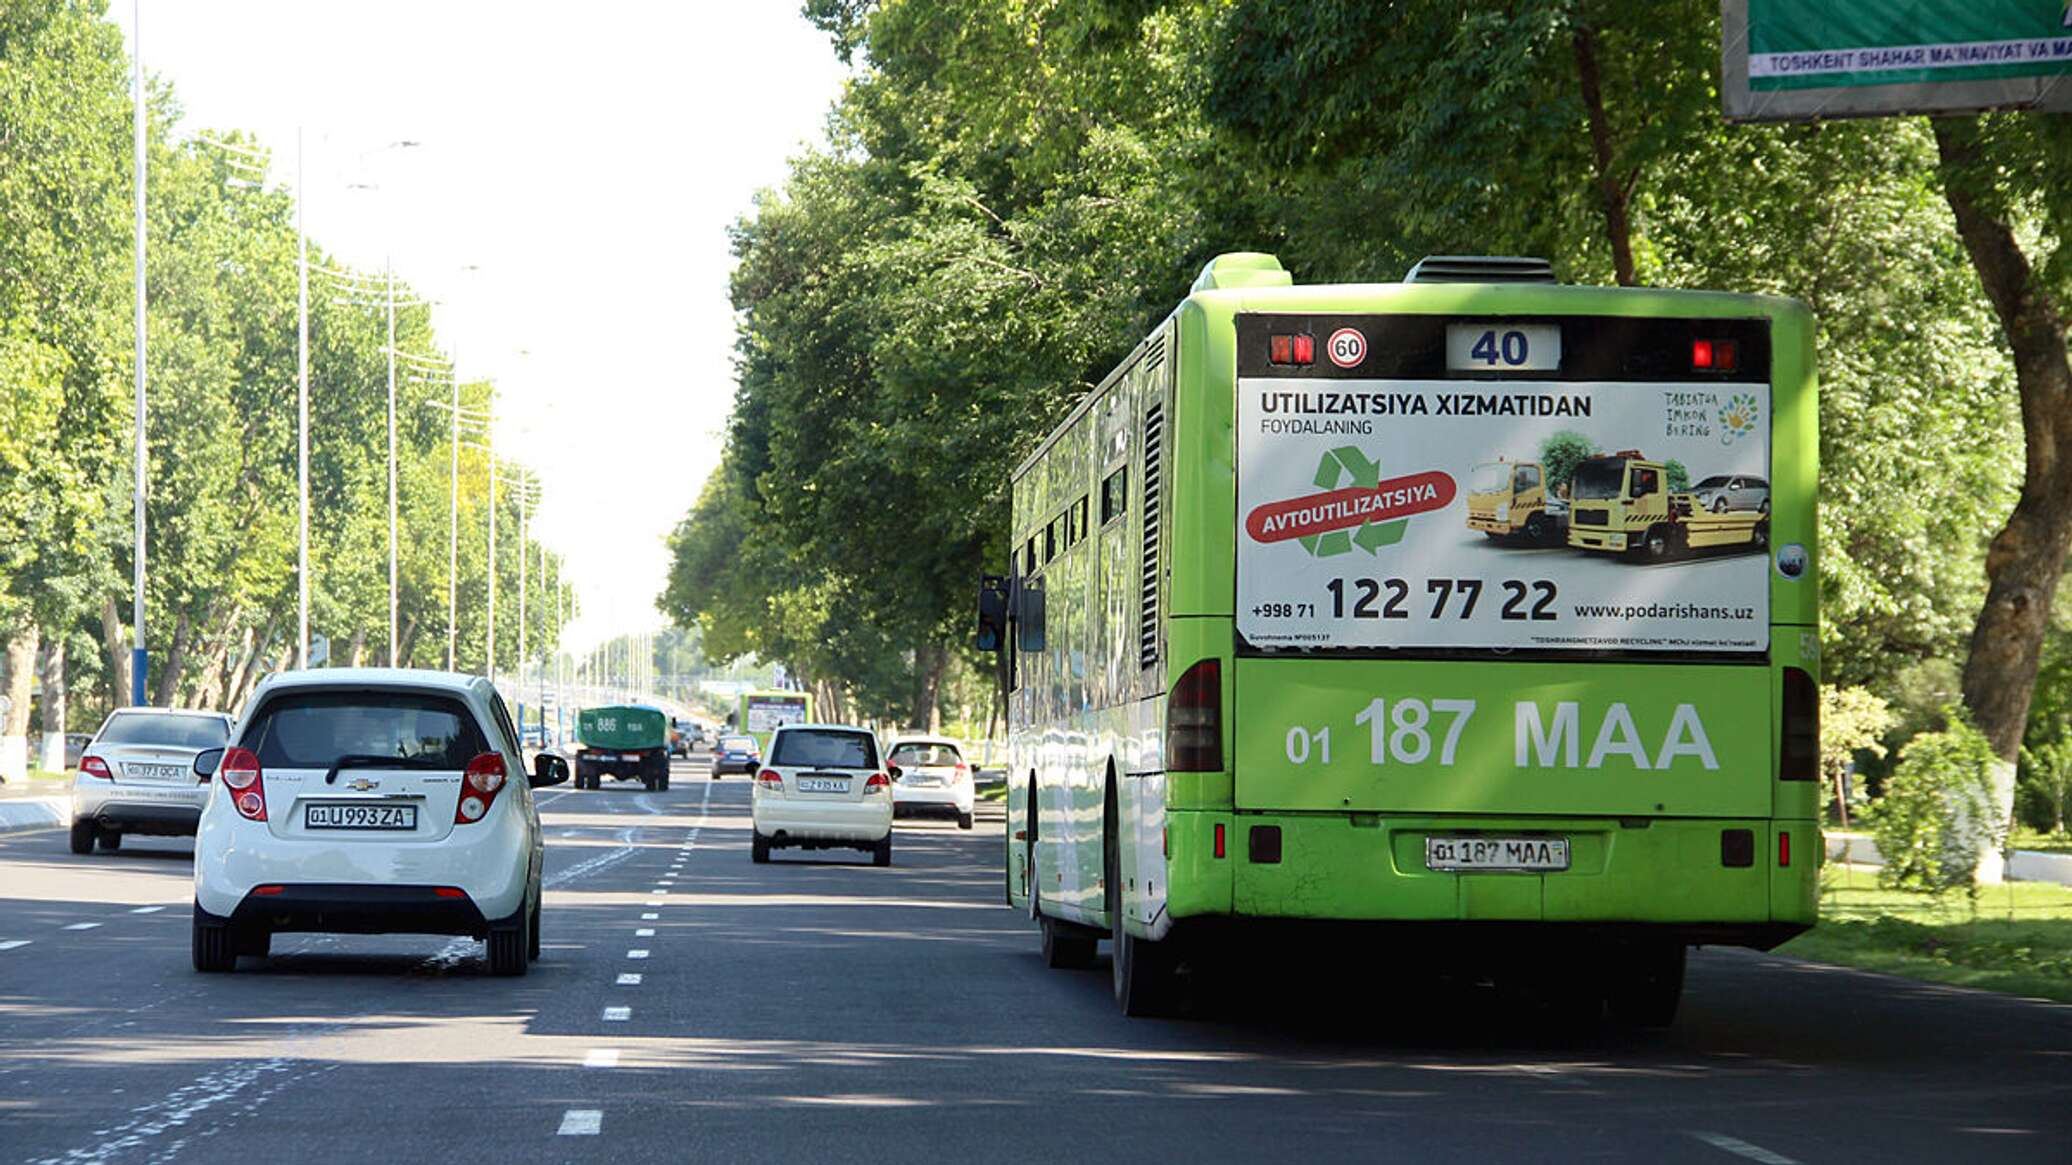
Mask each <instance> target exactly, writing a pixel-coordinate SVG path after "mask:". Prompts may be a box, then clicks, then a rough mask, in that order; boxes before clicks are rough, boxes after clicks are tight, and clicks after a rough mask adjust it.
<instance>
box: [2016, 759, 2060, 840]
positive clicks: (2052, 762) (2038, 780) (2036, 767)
mask: <svg viewBox="0 0 2072 1165" xmlns="http://www.w3.org/2000/svg"><path fill="white" fill-rule="evenodd" d="M2022 760H2023V761H2024V762H2025V763H2026V764H2027V765H2028V770H2029V771H2028V776H2029V781H2028V787H2029V788H2030V789H2031V790H2032V791H2033V792H2034V794H2035V795H2036V796H2037V797H2038V798H2039V799H2041V800H2042V802H2043V803H2044V805H2045V806H2047V807H2048V808H2049V810H2050V832H2052V833H2054V834H2060V835H2062V834H2063V833H2064V832H2065V814H2066V812H2067V811H2068V810H2072V737H2066V736H2060V737H2058V738H2057V739H2056V740H2053V741H2051V742H2050V743H2048V744H2042V745H2038V746H2037V747H2035V748H2033V749H2029V748H2025V749H2023V750H2022Z"/></svg>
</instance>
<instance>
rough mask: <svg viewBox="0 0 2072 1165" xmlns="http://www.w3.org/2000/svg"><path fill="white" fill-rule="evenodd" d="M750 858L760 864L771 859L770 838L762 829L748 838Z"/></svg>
mask: <svg viewBox="0 0 2072 1165" xmlns="http://www.w3.org/2000/svg"><path fill="white" fill-rule="evenodd" d="M748 860H749V861H752V862H754V863H755V864H756V865H758V866H760V865H762V864H763V863H765V862H767V861H769V860H770V839H769V838H767V837H764V836H763V831H762V830H760V829H758V830H755V831H754V834H753V836H751V837H750V838H749V839H748Z"/></svg>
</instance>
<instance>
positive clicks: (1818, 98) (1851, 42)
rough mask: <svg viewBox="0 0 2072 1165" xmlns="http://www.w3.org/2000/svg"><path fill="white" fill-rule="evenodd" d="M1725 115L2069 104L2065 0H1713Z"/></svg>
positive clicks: (2070, 52)
mask: <svg viewBox="0 0 2072 1165" xmlns="http://www.w3.org/2000/svg"><path fill="white" fill-rule="evenodd" d="M1720 14H1721V64H1722V79H1723V81H1724V84H1723V85H1722V86H1721V89H1722V91H1723V93H1724V98H1725V104H1726V115H1727V117H1728V118H1729V119H1730V120H1736V121H1786V120H1797V119H1805V118H1816V117H1880V116H1890V115H1897V114H1912V113H1970V112H1977V111H1980V110H1986V109H2033V110H2039V111H2045V112H2066V111H2072V2H2068V0H1963V2H1961V3H1959V2H1956V0H1942V2H1940V3H1917V4H1894V3H1891V2H1890V0H1723V3H1722V4H1721V9H1720Z"/></svg>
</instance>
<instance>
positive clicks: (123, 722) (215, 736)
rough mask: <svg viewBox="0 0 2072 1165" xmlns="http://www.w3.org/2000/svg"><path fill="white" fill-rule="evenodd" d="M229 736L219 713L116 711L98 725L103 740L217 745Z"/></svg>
mask: <svg viewBox="0 0 2072 1165" xmlns="http://www.w3.org/2000/svg"><path fill="white" fill-rule="evenodd" d="M229 739H230V725H229V724H227V723H225V722H224V720H223V718H222V717H221V716H181V715H179V714H177V713H164V712H117V713H116V714H115V715H113V716H111V717H109V718H108V723H107V725H106V726H104V727H103V728H102V729H101V735H100V741H101V743H102V744H162V745H165V746H166V747H168V748H218V747H221V746H222V745H223V743H224V742H225V741H228V740H229Z"/></svg>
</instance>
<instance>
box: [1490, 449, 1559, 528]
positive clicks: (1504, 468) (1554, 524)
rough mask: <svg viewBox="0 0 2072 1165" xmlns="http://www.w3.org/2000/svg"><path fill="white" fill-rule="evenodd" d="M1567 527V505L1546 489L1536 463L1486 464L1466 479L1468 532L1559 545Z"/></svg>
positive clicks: (1543, 473) (1542, 469)
mask: <svg viewBox="0 0 2072 1165" xmlns="http://www.w3.org/2000/svg"><path fill="white" fill-rule="evenodd" d="M1567 525H1568V505H1567V503H1566V502H1564V501H1563V500H1562V499H1561V498H1559V497H1556V496H1555V495H1554V494H1553V492H1552V491H1551V490H1549V489H1548V488H1547V473H1546V469H1545V467H1544V466H1542V465H1541V464H1540V463H1539V462H1537V461H1507V460H1505V459H1503V458H1498V459H1497V460H1495V461H1485V462H1483V463H1482V464H1480V465H1477V466H1476V467H1475V469H1474V473H1473V474H1472V475H1471V476H1470V477H1469V478H1468V528H1469V529H1470V530H1480V531H1482V532H1483V533H1484V534H1487V535H1488V536H1490V537H1491V538H1522V539H1524V540H1525V541H1527V542H1531V543H1534V544H1535V545H1546V544H1548V543H1554V544H1557V545H1558V544H1559V543H1560V542H1561V541H1562V531H1563V530H1564V529H1565V528H1566V527H1567Z"/></svg>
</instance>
